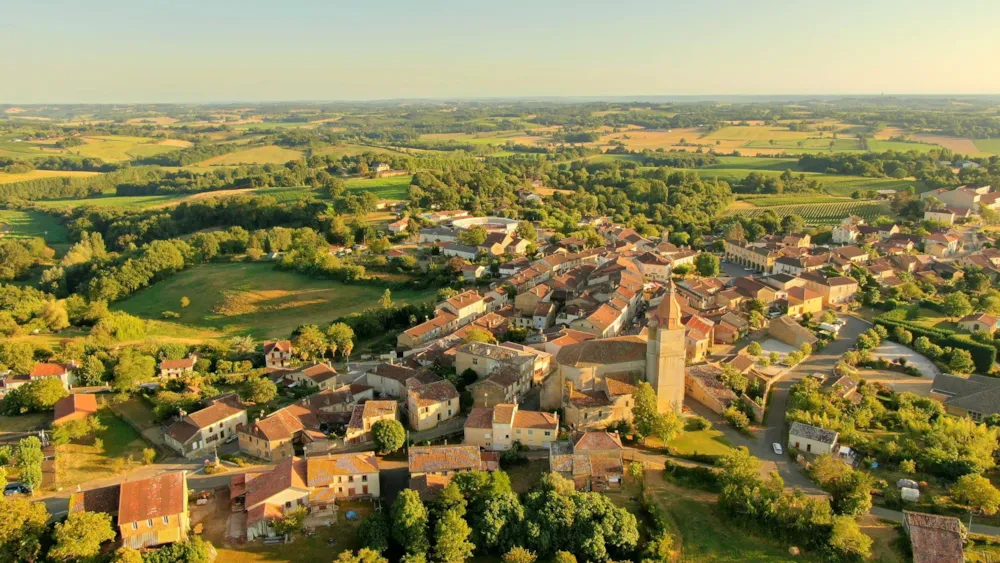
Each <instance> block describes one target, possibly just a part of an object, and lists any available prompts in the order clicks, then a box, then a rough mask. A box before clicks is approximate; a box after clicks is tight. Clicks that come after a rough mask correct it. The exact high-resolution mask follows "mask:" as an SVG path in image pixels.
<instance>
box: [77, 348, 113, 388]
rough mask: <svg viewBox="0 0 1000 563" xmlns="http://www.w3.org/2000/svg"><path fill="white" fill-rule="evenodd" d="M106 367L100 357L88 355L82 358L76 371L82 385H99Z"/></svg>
mask: <svg viewBox="0 0 1000 563" xmlns="http://www.w3.org/2000/svg"><path fill="white" fill-rule="evenodd" d="M106 369H107V368H105V366H104V362H102V361H101V359H100V358H98V357H97V356H95V355H90V356H87V358H86V359H85V360H83V362H82V365H81V366H80V369H79V371H78V372H77V377H79V378H80V380H81V382H82V383H83V384H84V385H100V384H101V383H102V382H103V381H104V374H105V373H107V372H106Z"/></svg>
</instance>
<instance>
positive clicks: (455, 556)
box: [434, 506, 476, 563]
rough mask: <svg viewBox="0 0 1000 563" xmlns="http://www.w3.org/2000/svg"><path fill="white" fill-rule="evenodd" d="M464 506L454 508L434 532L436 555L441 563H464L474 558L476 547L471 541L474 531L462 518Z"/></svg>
mask: <svg viewBox="0 0 1000 563" xmlns="http://www.w3.org/2000/svg"><path fill="white" fill-rule="evenodd" d="M464 510H465V508H464V506H461V507H460V506H454V507H452V508H449V509H448V510H446V511H445V512H444V514H443V515H442V516H441V518H440V519H438V522H437V526H436V528H435V531H434V540H435V543H434V554H435V556H436V559H437V560H438V561H441V563H462V562H463V561H466V560H468V559H469V558H471V557H472V552H473V551H474V550H475V549H476V546H475V545H474V544H473V543H472V542H470V541H469V536H470V535H471V534H472V529H471V528H469V524H468V523H467V522H466V521H465V518H463V517H462V512H463V511H464Z"/></svg>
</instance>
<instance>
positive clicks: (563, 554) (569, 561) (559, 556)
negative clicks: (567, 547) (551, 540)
mask: <svg viewBox="0 0 1000 563" xmlns="http://www.w3.org/2000/svg"><path fill="white" fill-rule="evenodd" d="M552 563H576V556H575V555H573V554H572V553H570V552H568V551H557V552H556V554H555V556H554V557H553V558H552Z"/></svg>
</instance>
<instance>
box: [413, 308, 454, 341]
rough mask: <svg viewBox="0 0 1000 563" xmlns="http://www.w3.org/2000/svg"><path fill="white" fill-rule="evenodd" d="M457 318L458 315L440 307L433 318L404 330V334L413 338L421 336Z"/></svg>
mask: <svg viewBox="0 0 1000 563" xmlns="http://www.w3.org/2000/svg"><path fill="white" fill-rule="evenodd" d="M457 318H458V317H456V316H455V315H453V314H451V313H449V312H448V311H444V310H442V309H438V310H437V311H436V312H435V315H434V318H433V319H431V320H429V321H427V322H423V323H420V324H418V325H417V326H415V327H411V328H408V329H406V330H404V331H403V334H405V335H407V336H409V337H411V338H420V337H421V336H423V335H425V334H427V333H428V332H431V331H432V330H434V329H436V328H441V327H443V326H445V325H447V324H449V323H451V322H454V321H455V319H457Z"/></svg>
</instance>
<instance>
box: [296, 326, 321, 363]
mask: <svg viewBox="0 0 1000 563" xmlns="http://www.w3.org/2000/svg"><path fill="white" fill-rule="evenodd" d="M292 345H293V346H294V347H295V349H296V350H298V352H299V357H300V358H302V359H303V360H309V359H311V358H313V359H318V358H322V357H323V354H324V353H325V352H326V349H327V346H328V345H329V344H328V342H327V339H326V335H325V334H323V331H321V330H320V329H319V327H317V326H316V325H305V326H302V327H300V328H299V332H298V334H296V335H295V337H294V338H292Z"/></svg>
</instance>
